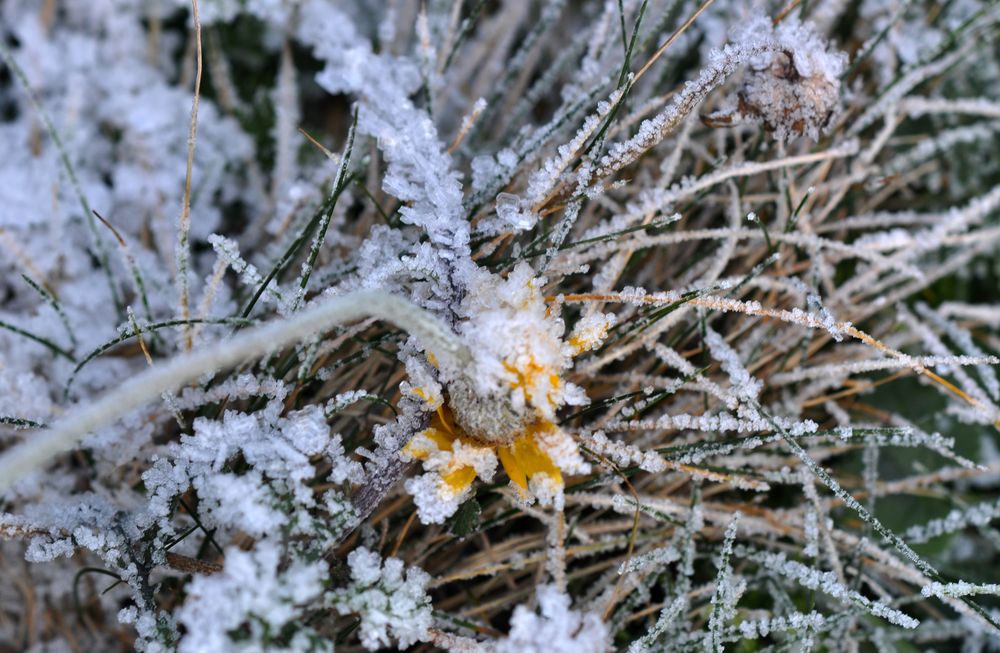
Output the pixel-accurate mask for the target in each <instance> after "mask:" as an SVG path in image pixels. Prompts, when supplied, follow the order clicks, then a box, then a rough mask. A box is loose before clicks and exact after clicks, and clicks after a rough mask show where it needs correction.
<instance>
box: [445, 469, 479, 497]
mask: <svg viewBox="0 0 1000 653" xmlns="http://www.w3.org/2000/svg"><path fill="white" fill-rule="evenodd" d="M441 480H442V481H444V482H445V484H446V485H447V486H448V487H449V488H450V489H451V490H452V491H453V492H454V493H455V494H461V493H462V492H464V491H465V490H466V488H468V487H469V486H470V485H472V482H473V481H474V480H476V470H475V469H474V468H472V467H468V466H466V467H459V468H458V469H456V470H455V471H453V472H448V473H447V474H444V475H442V476H441Z"/></svg>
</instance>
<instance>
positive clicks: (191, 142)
mask: <svg viewBox="0 0 1000 653" xmlns="http://www.w3.org/2000/svg"><path fill="white" fill-rule="evenodd" d="M191 12H192V16H193V18H194V40H195V62H196V63H195V66H196V67H195V75H194V99H193V100H192V101H191V125H190V127H189V128H188V142H187V168H186V170H185V173H184V200H183V202H182V203H181V217H180V222H179V224H178V226H177V249H176V254H175V255H176V257H177V295H178V301H179V302H180V308H181V319H182V320H185V321H187V320H189V319H190V317H191V307H190V298H189V289H188V262H189V260H190V258H191V249H190V247H191V246H190V244H189V243H188V234H189V233H190V231H191V171H192V169H193V168H194V146H195V142H196V140H197V137H198V103H199V100H200V97H201V69H202V65H201V64H202V53H201V19H200V18H199V16H198V0H191ZM193 346H194V338H193V336H192V335H191V325H190V324H189V323H188V324H185V326H184V347H185V349H187V350H188V351H191V348H192V347H193Z"/></svg>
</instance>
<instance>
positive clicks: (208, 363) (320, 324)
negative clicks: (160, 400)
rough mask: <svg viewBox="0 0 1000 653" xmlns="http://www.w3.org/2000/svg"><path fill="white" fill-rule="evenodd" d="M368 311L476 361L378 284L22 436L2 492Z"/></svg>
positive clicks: (5, 460) (448, 360)
mask: <svg viewBox="0 0 1000 653" xmlns="http://www.w3.org/2000/svg"><path fill="white" fill-rule="evenodd" d="M369 317H375V318H379V319H382V320H385V321H386V322H389V323H391V324H393V325H395V326H397V327H399V328H401V329H403V330H404V331H406V332H407V333H409V334H411V335H413V336H415V337H416V338H417V339H418V340H419V341H420V342H421V344H423V346H424V347H426V348H427V349H428V350H430V351H431V352H433V353H434V355H435V356H436V357H437V358H438V361H439V362H440V363H441V364H442V365H448V366H454V368H455V369H459V370H461V369H463V368H466V367H467V366H469V365H471V364H472V354H471V353H470V352H469V350H468V348H467V347H466V346H465V345H464V344H463V343H462V341H461V340H459V338H458V336H456V335H455V334H454V333H452V331H451V330H450V329H449V328H448V327H447V326H446V325H445V324H444V323H443V322H441V320H439V319H438V318H436V317H435V316H433V315H431V314H430V313H428V312H427V311H425V310H424V309H422V308H420V307H419V306H416V305H415V304H413V303H411V302H410V301H408V300H406V299H403V298H401V297H397V296H395V295H390V294H389V293H386V292H383V291H377V290H374V291H361V292H356V293H351V294H349V295H344V296H342V297H336V298H334V299H331V300H329V301H326V302H323V303H321V304H318V305H317V306H314V307H312V308H309V309H307V310H304V311H302V312H301V313H298V314H297V315H295V316H293V317H291V318H289V319H287V320H281V321H277V322H271V323H268V324H264V325H261V326H258V327H256V328H253V329H249V330H247V331H244V332H242V333H240V334H238V335H237V336H235V337H234V338H232V339H230V340H227V341H224V342H222V343H217V344H213V345H212V346H211V347H209V348H206V349H202V350H198V351H194V352H190V353H186V354H182V355H180V356H177V357H175V358H173V359H171V360H170V361H169V362H167V363H165V364H163V365H158V366H155V367H153V368H150V369H149V370H147V371H145V372H143V373H141V374H138V375H136V376H135V377H132V378H130V379H127V380H126V381H124V382H123V383H122V384H121V385H120V386H119V387H118V388H117V389H116V390H112V391H111V392H109V393H107V394H105V395H104V396H103V397H101V398H100V399H98V400H96V401H94V402H92V403H89V404H86V405H83V406H80V407H78V408H77V409H76V410H73V411H70V412H69V413H68V414H67V415H66V416H65V417H63V418H62V419H60V420H59V421H58V422H56V423H55V424H53V425H52V427H51V428H50V429H48V430H44V431H38V432H35V433H30V434H28V435H27V436H26V438H25V440H24V442H22V443H21V444H19V445H17V446H15V447H13V448H11V449H10V450H8V451H7V452H6V453H4V454H3V455H2V456H0V492H3V491H4V490H6V489H7V488H9V487H10V486H11V485H13V484H14V483H15V482H16V481H18V480H19V479H21V478H23V477H24V476H26V475H27V474H30V473H31V472H33V471H35V470H37V469H40V468H41V467H42V466H43V465H45V464H46V463H47V462H48V461H49V460H51V459H52V458H54V457H55V456H57V455H59V454H61V453H63V452H65V451H68V450H69V449H71V448H73V446H75V445H76V444H77V443H78V442H80V440H82V439H83V438H84V437H85V436H86V435H87V434H88V433H91V432H92V431H94V430H95V429H98V428H101V427H104V426H107V425H108V424H111V423H113V422H114V421H115V420H117V419H119V418H120V417H122V416H123V415H125V414H126V413H127V412H128V411H130V410H132V409H134V408H136V407H138V406H140V405H142V404H143V403H145V402H147V401H150V400H151V399H155V398H157V397H159V396H160V395H161V394H162V393H163V392H166V391H170V390H176V389H177V388H178V387H180V386H182V385H184V384H186V383H191V382H192V381H195V380H197V379H198V378H199V377H201V376H202V375H203V374H206V373H208V372H213V371H215V370H219V369H223V368H226V367H231V366H233V365H237V364H239V363H242V362H244V361H247V360H250V359H252V358H257V357H260V356H262V355H264V354H267V353H269V352H273V351H276V350H279V349H281V348H283V347H287V346H289V345H291V344H293V343H296V342H299V341H301V340H303V339H305V338H307V337H309V336H312V335H314V334H317V333H320V332H322V331H325V330H327V329H330V328H331V327H334V326H337V325H340V324H344V323H346V322H352V321H355V320H359V319H363V318H369Z"/></svg>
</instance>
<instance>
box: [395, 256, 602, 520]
mask: <svg viewBox="0 0 1000 653" xmlns="http://www.w3.org/2000/svg"><path fill="white" fill-rule="evenodd" d="M540 283H541V282H540V280H539V279H537V278H536V277H535V276H534V272H533V270H532V269H531V267H530V266H529V265H528V264H526V263H521V264H519V265H518V266H517V267H515V268H514V270H513V271H512V272H511V273H510V275H509V276H508V277H507V279H500V278H498V277H495V276H492V275H484V276H483V277H482V278H480V279H478V280H477V283H475V284H474V285H473V286H472V289H471V291H470V292H469V294H468V295H467V296H466V299H465V301H464V302H463V305H462V310H463V317H465V321H463V322H462V323H461V324H460V326H459V331H460V333H461V335H462V338H463V340H464V341H465V343H466V344H467V345H468V347H469V348H470V350H471V351H472V352H473V356H474V358H475V367H474V373H472V374H469V373H467V372H463V373H460V374H458V375H455V376H454V378H452V379H450V380H448V381H447V383H446V392H447V397H446V398H445V397H442V396H439V395H438V394H437V393H436V392H435V391H434V390H436V389H433V390H432V389H428V388H414V389H411V392H413V393H414V394H416V395H417V396H419V397H421V398H422V399H424V400H425V402H427V404H428V405H429V407H430V408H431V409H433V410H434V411H435V413H434V416H433V417H432V419H431V424H430V426H429V427H428V428H426V429H425V430H423V431H421V432H420V433H419V434H417V436H416V437H414V438H413V439H412V440H411V441H410V443H409V444H408V445H407V447H406V448H405V449H404V452H403V453H404V456H406V457H409V458H415V459H418V460H422V461H423V463H424V469H425V470H426V471H427V472H428V473H427V474H425V475H424V476H423V477H420V478H417V479H412V480H411V481H410V482H409V484H408V486H407V488H408V490H409V491H410V492H411V494H413V495H414V497H415V500H416V503H417V506H418V508H420V511H421V517H422V518H423V520H424V521H426V522H431V523H434V522H438V523H439V522H441V521H443V520H444V519H445V518H447V517H448V516H450V515H451V514H453V513H454V511H455V510H456V509H457V507H458V505H459V504H460V503H461V501H463V500H464V499H465V498H467V496H468V494H469V491H470V487H471V485H472V482H473V481H475V479H476V478H477V477H478V478H482V479H483V480H486V481H489V480H491V479H492V478H493V475H494V473H495V471H496V467H497V462H499V463H500V465H501V466H502V467H503V469H504V471H505V472H506V473H507V476H508V477H509V478H510V480H511V482H512V483H513V485H514V486H515V487H516V488H517V489H518V491H519V493H520V494H521V496H522V497H523V498H534V499H537V500H538V501H539V503H541V504H543V505H549V504H554V505H557V506H558V505H561V502H562V489H563V477H562V474H563V472H567V473H586V472H588V471H589V465H588V464H587V463H586V462H585V461H584V460H583V458H582V457H581V455H580V452H579V449H578V447H577V445H576V442H575V441H574V440H573V438H572V436H571V435H570V434H568V433H566V432H565V431H564V430H563V429H561V428H560V427H559V426H558V425H557V424H556V422H555V420H556V412H557V411H558V410H559V408H561V407H562V406H564V405H582V404H585V403H586V402H587V397H586V395H585V393H584V392H583V390H582V389H581V388H579V387H577V386H575V385H573V384H572V383H569V382H568V381H566V380H565V379H564V378H563V374H564V373H565V372H566V370H568V369H569V368H570V367H571V366H572V361H573V356H574V355H575V354H577V353H579V352H581V351H585V350H587V349H590V348H591V347H592V346H593V345H594V344H595V343H596V342H599V341H600V339H601V338H602V337H603V335H604V333H605V332H606V330H607V327H608V326H609V325H610V324H611V318H610V317H605V316H597V318H588V319H586V320H582V321H581V327H580V328H578V329H577V330H576V331H574V333H573V334H572V336H570V338H569V339H568V340H564V339H563V336H564V332H565V326H564V324H563V322H562V320H561V319H559V318H558V317H557V316H555V315H554V314H553V312H552V311H551V310H550V308H549V307H548V306H547V305H546V304H545V301H544V298H543V297H542V295H541V293H540V292H539V285H540Z"/></svg>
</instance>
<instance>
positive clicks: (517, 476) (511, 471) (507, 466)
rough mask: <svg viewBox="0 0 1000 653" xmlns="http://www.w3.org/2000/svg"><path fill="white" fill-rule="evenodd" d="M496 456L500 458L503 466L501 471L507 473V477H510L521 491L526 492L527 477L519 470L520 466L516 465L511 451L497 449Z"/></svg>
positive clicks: (501, 448)
mask: <svg viewBox="0 0 1000 653" xmlns="http://www.w3.org/2000/svg"><path fill="white" fill-rule="evenodd" d="M497 454H498V455H499V456H500V464H501V465H503V469H504V471H505V472H507V476H508V477H510V480H511V481H513V482H514V484H515V485H517V486H518V487H520V488H521V489H522V490H527V489H528V477H527V476H526V475H525V473H524V470H522V469H521V466H520V465H518V463H517V459H515V458H514V452H513V451H511V448H510V447H499V448H497Z"/></svg>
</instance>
